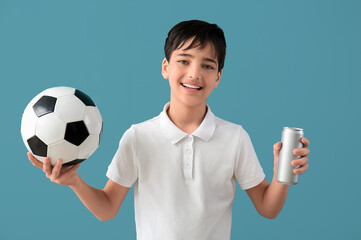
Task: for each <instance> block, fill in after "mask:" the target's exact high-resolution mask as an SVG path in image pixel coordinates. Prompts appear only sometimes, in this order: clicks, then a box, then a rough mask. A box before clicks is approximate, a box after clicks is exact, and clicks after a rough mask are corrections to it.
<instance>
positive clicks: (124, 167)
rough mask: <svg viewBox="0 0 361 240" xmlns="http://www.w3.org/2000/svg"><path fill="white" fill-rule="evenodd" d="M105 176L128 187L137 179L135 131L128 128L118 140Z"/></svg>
mask: <svg viewBox="0 0 361 240" xmlns="http://www.w3.org/2000/svg"><path fill="white" fill-rule="evenodd" d="M106 176H107V177H108V178H109V179H111V180H112V181H114V182H116V183H118V184H120V185H122V186H124V187H128V188H130V187H131V186H132V185H133V184H134V183H135V181H136V180H137V179H138V167H137V164H136V154H135V131H134V129H133V128H132V127H131V128H129V129H128V130H127V131H126V132H125V133H124V135H123V137H122V138H121V140H120V142H119V147H118V150H117V151H116V153H115V155H114V157H113V160H112V162H111V163H110V165H109V167H108V171H107V173H106Z"/></svg>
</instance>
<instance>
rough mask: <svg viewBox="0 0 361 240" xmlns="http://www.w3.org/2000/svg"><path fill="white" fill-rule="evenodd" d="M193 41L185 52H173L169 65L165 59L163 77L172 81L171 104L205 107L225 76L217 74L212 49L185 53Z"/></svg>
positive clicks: (186, 45)
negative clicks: (210, 95)
mask: <svg viewBox="0 0 361 240" xmlns="http://www.w3.org/2000/svg"><path fill="white" fill-rule="evenodd" d="M192 40H193V39H190V40H188V41H187V42H186V43H185V44H184V45H183V47H182V48H180V49H176V50H174V51H173V52H172V55H171V57H170V60H169V62H168V61H167V60H166V59H164V60H163V63H162V75H163V77H164V78H165V79H169V85H170V88H171V102H177V103H182V104H185V105H187V106H189V107H195V106H199V105H205V104H206V101H207V98H208V96H209V94H210V93H211V92H212V90H213V89H214V88H216V87H217V86H218V84H219V80H220V78H221V75H222V70H221V71H220V72H218V61H217V58H216V54H215V51H214V48H213V46H212V45H211V44H207V45H206V46H205V47H204V48H200V47H196V48H192V49H188V50H185V49H186V48H187V47H188V46H189V44H190V43H191V42H192Z"/></svg>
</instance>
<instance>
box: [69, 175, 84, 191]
mask: <svg viewBox="0 0 361 240" xmlns="http://www.w3.org/2000/svg"><path fill="white" fill-rule="evenodd" d="M81 182H82V179H81V177H80V176H79V174H78V173H77V172H75V173H74V175H73V176H72V181H71V182H70V183H69V185H68V186H69V187H70V188H71V189H73V190H74V189H76V188H79V186H80V185H81Z"/></svg>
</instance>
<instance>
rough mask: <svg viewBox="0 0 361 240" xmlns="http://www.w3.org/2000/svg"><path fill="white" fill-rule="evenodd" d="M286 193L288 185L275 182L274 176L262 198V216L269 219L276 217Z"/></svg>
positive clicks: (283, 202)
mask: <svg viewBox="0 0 361 240" xmlns="http://www.w3.org/2000/svg"><path fill="white" fill-rule="evenodd" d="M287 193H288V185H286V184H282V183H279V182H277V179H276V175H274V176H273V179H272V182H271V184H270V185H268V187H267V188H266V190H265V193H264V196H263V200H262V208H263V213H264V214H263V215H264V216H265V217H267V218H271V219H273V218H275V217H277V216H278V214H279V213H280V212H281V210H282V207H283V205H284V204H285V201H286V198H287Z"/></svg>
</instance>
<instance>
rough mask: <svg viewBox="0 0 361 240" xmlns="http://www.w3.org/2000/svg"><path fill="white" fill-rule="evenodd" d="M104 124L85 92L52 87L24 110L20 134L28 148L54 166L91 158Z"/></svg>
mask: <svg viewBox="0 0 361 240" xmlns="http://www.w3.org/2000/svg"><path fill="white" fill-rule="evenodd" d="M102 130H103V121H102V117H101V115H100V112H99V110H98V108H97V107H96V106H95V104H94V102H93V101H92V100H91V98H90V97H89V96H88V95H86V94H85V93H83V92H81V91H79V90H77V89H75V88H70V87H54V88H49V89H47V90H45V91H43V92H41V93H39V94H38V95H37V96H36V97H34V98H33V99H32V100H31V101H30V103H29V104H28V105H27V107H26V108H25V110H24V113H23V116H22V120H21V135H22V138H23V141H24V143H25V146H26V148H27V149H28V150H29V151H30V152H31V153H32V154H33V155H34V157H35V158H37V159H38V160H39V161H41V162H43V161H44V158H45V157H49V158H50V160H51V165H52V166H54V165H55V163H56V161H57V160H58V159H61V160H62V161H63V166H66V165H74V164H77V163H80V162H82V161H84V160H85V159H87V158H89V157H90V155H92V154H93V153H94V152H95V150H96V149H97V148H98V146H99V142H100V138H101V134H102Z"/></svg>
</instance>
